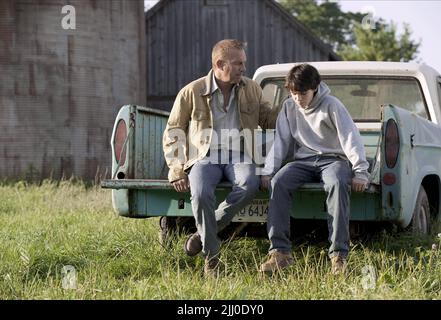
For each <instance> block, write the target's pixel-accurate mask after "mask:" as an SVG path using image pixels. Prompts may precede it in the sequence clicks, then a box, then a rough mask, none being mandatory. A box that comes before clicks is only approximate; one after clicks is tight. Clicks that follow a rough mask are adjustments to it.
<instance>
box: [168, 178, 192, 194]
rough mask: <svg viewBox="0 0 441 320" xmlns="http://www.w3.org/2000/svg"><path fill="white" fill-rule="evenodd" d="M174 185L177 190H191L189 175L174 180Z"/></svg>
mask: <svg viewBox="0 0 441 320" xmlns="http://www.w3.org/2000/svg"><path fill="white" fill-rule="evenodd" d="M172 185H173V187H174V188H175V190H176V191H177V192H187V191H189V190H190V186H189V184H188V177H185V178H182V179H180V180H176V181H174V182H172Z"/></svg>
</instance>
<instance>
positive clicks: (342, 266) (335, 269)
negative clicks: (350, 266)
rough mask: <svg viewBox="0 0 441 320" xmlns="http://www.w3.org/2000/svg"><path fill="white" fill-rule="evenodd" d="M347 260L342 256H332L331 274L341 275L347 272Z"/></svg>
mask: <svg viewBox="0 0 441 320" xmlns="http://www.w3.org/2000/svg"><path fill="white" fill-rule="evenodd" d="M346 266H347V262H346V259H345V258H343V257H341V256H335V257H332V258H331V274H333V275H340V274H343V275H344V274H345V273H346Z"/></svg>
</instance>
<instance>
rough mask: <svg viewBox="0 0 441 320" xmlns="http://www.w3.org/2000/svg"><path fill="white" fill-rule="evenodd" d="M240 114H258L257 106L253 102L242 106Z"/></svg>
mask: <svg viewBox="0 0 441 320" xmlns="http://www.w3.org/2000/svg"><path fill="white" fill-rule="evenodd" d="M240 112H241V113H245V114H250V113H254V112H257V113H259V105H258V104H257V103H255V102H250V103H246V104H243V105H242V106H241V107H240Z"/></svg>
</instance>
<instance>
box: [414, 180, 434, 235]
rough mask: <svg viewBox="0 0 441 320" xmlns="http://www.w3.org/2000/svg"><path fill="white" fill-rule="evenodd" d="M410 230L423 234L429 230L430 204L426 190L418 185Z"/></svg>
mask: <svg viewBox="0 0 441 320" xmlns="http://www.w3.org/2000/svg"><path fill="white" fill-rule="evenodd" d="M411 230H412V232H413V233H414V234H420V235H425V234H428V233H429V232H430V206H429V199H428V198H427V194H426V190H424V187H423V186H420V190H419V191H418V196H417V200H416V203H415V209H414V211H413V215H412V221H411Z"/></svg>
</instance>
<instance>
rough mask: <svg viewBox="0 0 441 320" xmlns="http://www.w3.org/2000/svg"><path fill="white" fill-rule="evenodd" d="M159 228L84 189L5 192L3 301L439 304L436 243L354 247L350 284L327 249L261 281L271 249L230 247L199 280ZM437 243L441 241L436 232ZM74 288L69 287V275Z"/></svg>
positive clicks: (64, 185)
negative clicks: (217, 268)
mask: <svg viewBox="0 0 441 320" xmlns="http://www.w3.org/2000/svg"><path fill="white" fill-rule="evenodd" d="M158 230H159V228H158V219H157V218H151V219H145V220H138V219H128V218H122V217H118V216H117V215H115V214H114V213H113V211H112V208H111V198H110V191H108V190H102V189H100V188H99V187H87V186H85V185H84V184H82V183H81V182H72V181H61V182H59V183H56V182H51V181H44V182H43V183H42V184H41V185H32V184H30V185H28V184H26V183H24V182H19V183H15V184H11V183H9V184H3V185H1V186H0V299H440V298H441V294H440V292H441V253H440V251H439V249H438V248H436V249H432V243H435V244H437V245H439V244H440V243H439V242H440V241H439V239H438V238H437V237H436V235H433V236H428V237H419V238H415V237H414V236H412V235H409V234H404V233H400V234H396V233H395V234H381V235H379V236H377V239H376V240H375V241H373V242H369V243H360V242H356V243H354V244H353V245H352V248H351V254H350V257H349V274H348V276H347V277H335V276H332V275H331V274H330V273H329V269H330V263H329V260H328V258H327V254H326V250H327V244H326V243H324V244H303V245H299V246H296V247H295V249H294V252H293V254H294V258H295V264H294V266H292V267H290V268H289V269H288V270H286V271H284V272H281V273H277V274H274V275H272V276H265V275H261V274H259V273H258V272H257V268H258V266H259V264H260V263H261V262H262V261H263V260H264V259H265V256H266V250H267V247H268V241H267V240H265V239H253V238H241V239H238V240H234V241H226V242H225V243H224V245H223V249H222V261H223V266H224V271H223V273H222V275H221V276H220V277H219V278H214V279H205V278H204V277H203V276H202V269H203V264H204V261H203V259H202V258H201V257H199V256H198V257H196V258H190V257H187V256H186V255H185V254H184V252H183V250H182V246H183V243H184V241H185V236H175V237H174V238H173V239H172V241H171V244H170V245H169V246H168V247H166V248H164V247H162V246H161V245H160V244H159V242H158ZM435 233H436V232H435ZM66 267H67V268H74V270H75V272H76V282H74V283H75V285H74V286H66V285H65V282H64V281H66V274H65V273H64V270H65V268H66Z"/></svg>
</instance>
